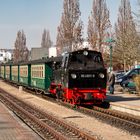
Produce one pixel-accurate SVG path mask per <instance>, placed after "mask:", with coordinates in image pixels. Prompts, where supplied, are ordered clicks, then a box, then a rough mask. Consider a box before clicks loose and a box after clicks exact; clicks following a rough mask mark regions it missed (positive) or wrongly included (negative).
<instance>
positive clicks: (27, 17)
mask: <svg viewBox="0 0 140 140" xmlns="http://www.w3.org/2000/svg"><path fill="white" fill-rule="evenodd" d="M79 1H80V10H81V19H82V21H83V23H84V26H85V29H84V32H85V33H84V36H86V27H87V21H88V16H89V15H90V12H91V8H92V3H93V0H79ZM106 2H107V6H108V9H109V10H110V20H111V22H112V24H114V23H115V21H116V20H117V14H118V6H119V5H120V0H106ZM130 2H131V8H132V11H134V10H135V9H136V5H137V0H130ZM62 11H63V0H0V49H1V48H14V47H13V46H14V42H15V40H16V35H17V31H18V30H24V32H25V35H26V38H27V46H28V48H29V49H30V48H32V47H40V44H41V37H42V32H43V30H44V28H46V29H48V30H49V31H50V35H51V39H52V41H53V42H54V44H55V40H56V35H57V26H58V25H59V23H60V19H61V14H62Z"/></svg>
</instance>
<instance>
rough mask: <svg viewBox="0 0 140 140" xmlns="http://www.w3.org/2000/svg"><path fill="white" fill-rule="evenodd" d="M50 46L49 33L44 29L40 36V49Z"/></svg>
mask: <svg viewBox="0 0 140 140" xmlns="http://www.w3.org/2000/svg"><path fill="white" fill-rule="evenodd" d="M51 46H52V41H51V38H50V32H49V30H46V29H44V31H43V34H42V42H41V47H42V48H50V47H51Z"/></svg>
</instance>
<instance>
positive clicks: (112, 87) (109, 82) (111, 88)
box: [108, 71, 115, 94]
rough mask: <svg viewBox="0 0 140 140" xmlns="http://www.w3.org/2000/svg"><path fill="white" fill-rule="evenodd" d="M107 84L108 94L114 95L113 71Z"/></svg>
mask: <svg viewBox="0 0 140 140" xmlns="http://www.w3.org/2000/svg"><path fill="white" fill-rule="evenodd" d="M108 84H109V91H110V94H114V85H115V74H114V72H113V71H111V72H110V74H109V79H108Z"/></svg>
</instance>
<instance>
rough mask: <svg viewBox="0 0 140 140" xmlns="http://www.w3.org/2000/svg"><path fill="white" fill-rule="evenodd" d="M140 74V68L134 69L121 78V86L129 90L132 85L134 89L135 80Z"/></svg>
mask: <svg viewBox="0 0 140 140" xmlns="http://www.w3.org/2000/svg"><path fill="white" fill-rule="evenodd" d="M139 74H140V68H133V69H132V70H130V71H128V72H127V73H125V74H124V76H123V77H121V78H122V80H121V82H120V85H121V86H122V87H123V88H129V86H130V85H131V87H132V88H133V87H134V86H135V84H134V81H133V79H134V77H135V76H136V75H139Z"/></svg>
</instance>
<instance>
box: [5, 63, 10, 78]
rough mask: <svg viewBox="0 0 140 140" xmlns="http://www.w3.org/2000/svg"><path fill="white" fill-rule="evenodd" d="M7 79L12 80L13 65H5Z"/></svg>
mask: <svg viewBox="0 0 140 140" xmlns="http://www.w3.org/2000/svg"><path fill="white" fill-rule="evenodd" d="M5 79H7V80H11V65H10V64H8V65H5Z"/></svg>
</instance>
